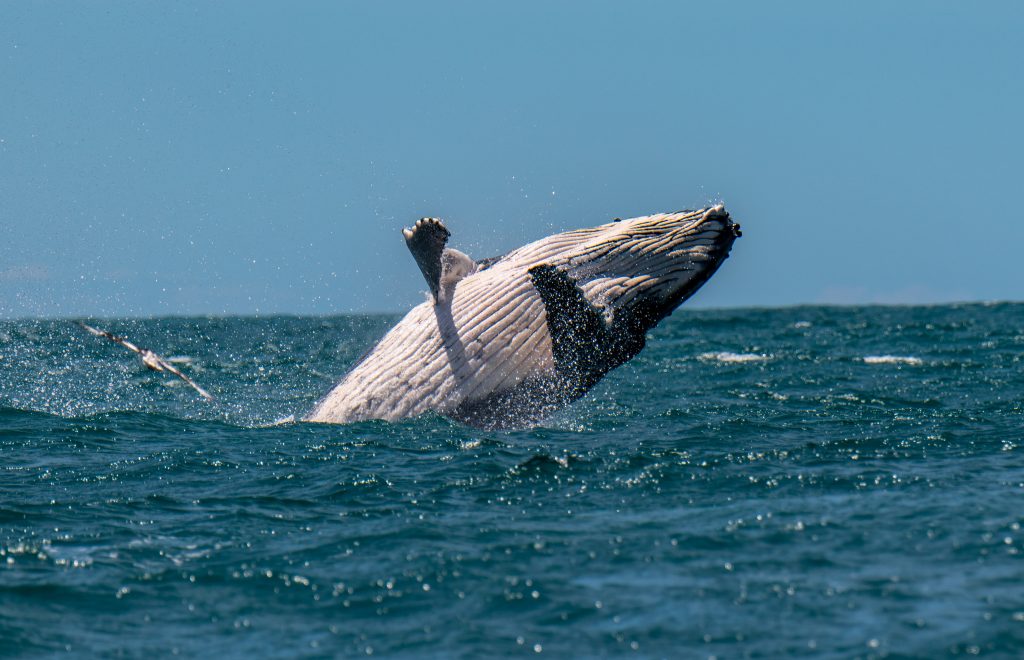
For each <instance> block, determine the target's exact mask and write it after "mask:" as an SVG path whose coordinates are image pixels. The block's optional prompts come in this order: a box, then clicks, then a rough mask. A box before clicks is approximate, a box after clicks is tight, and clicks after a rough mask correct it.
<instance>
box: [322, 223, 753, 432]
mask: <svg viewBox="0 0 1024 660" xmlns="http://www.w3.org/2000/svg"><path fill="white" fill-rule="evenodd" d="M403 234H404V236H405V240H406V243H407V245H408V247H409V250H410V251H411V252H412V255H413V258H414V259H415V260H416V263H417V264H418V265H419V267H420V270H421V271H422V273H423V276H424V278H425V279H426V281H427V284H428V286H429V288H430V295H431V297H430V300H428V301H425V302H424V303H422V304H420V305H418V306H417V307H415V308H413V309H412V310H411V311H410V312H409V313H408V314H407V315H406V316H405V318H403V319H402V320H401V321H400V322H399V323H398V325H396V326H395V327H394V328H392V329H391V330H390V331H389V332H388V333H387V334H386V335H385V336H384V337H383V338H382V339H381V340H380V342H378V343H377V345H376V346H374V347H373V348H372V349H370V351H369V352H367V353H366V355H364V356H363V357H362V358H361V359H360V360H359V361H357V362H356V364H355V365H354V366H353V367H352V368H351V369H350V370H349V371H348V373H347V374H346V375H345V376H344V377H343V378H342V380H341V382H339V383H338V384H337V385H336V386H335V387H334V388H333V389H332V390H331V391H330V392H329V393H328V394H327V396H326V397H324V398H323V399H322V400H321V401H320V402H319V403H318V404H317V405H316V406H315V407H314V409H313V410H312V412H310V414H309V415H308V416H307V417H306V418H305V420H306V421H311V422H333V423H346V422H355V421H361V420H369V419H383V420H388V421H395V420H399V419H404V418H407V417H414V416H417V415H420V414H423V413H426V412H428V411H433V412H436V413H439V414H441V415H445V416H447V417H451V418H453V419H455V420H458V421H460V422H463V423H465V424H468V425H471V426H475V427H479V428H485V429H497V428H517V427H524V426H529V425H532V424H535V423H537V422H539V421H541V420H542V419H544V418H545V417H546V416H548V415H550V414H551V413H553V412H555V411H556V410H558V409H560V408H562V407H563V406H565V405H567V404H569V403H571V402H572V401H574V400H576V399H578V398H580V397H581V396H583V395H584V394H585V393H586V392H587V391H588V390H589V389H590V388H592V387H593V386H594V385H595V384H596V383H597V382H598V381H600V380H601V378H603V377H604V375H605V374H607V373H608V372H609V371H611V370H612V369H614V368H616V367H618V366H620V365H622V364H623V363H625V362H627V361H628V360H630V359H632V358H633V357H634V356H636V355H637V353H639V352H640V350H641V349H643V347H644V344H645V342H646V338H647V332H648V331H649V330H650V329H651V328H653V327H654V326H655V325H657V323H658V322H659V321H661V320H662V319H664V318H665V317H666V316H668V315H669V314H671V313H672V311H673V310H674V309H675V308H676V307H678V306H679V305H680V304H682V302H683V301H684V300H686V299H687V298H689V297H690V296H691V295H693V293H694V292H695V291H696V290H697V289H698V288H700V286H701V285H703V284H704V282H706V281H707V280H708V278H709V277H711V275H713V274H714V272H715V271H716V270H717V269H718V267H719V266H720V265H721V264H722V262H723V261H724V260H725V259H726V257H728V255H729V250H730V249H731V247H732V244H733V241H735V239H736V238H737V237H738V236H740V228H739V225H737V224H735V223H733V222H732V220H731V218H730V216H729V214H728V213H727V212H726V210H725V208H724V206H722V205H718V206H714V207H711V208H705V209H701V210H696V211H681V212H677V213H660V214H657V215H648V216H643V217H638V218H631V219H628V220H619V219H616V220H615V221H614V222H611V223H608V224H604V225H600V226H597V227H592V228H588V229H578V230H575V231H569V232H565V233H562V234H555V235H553V236H549V237H547V238H543V239H541V240H539V241H536V242H533V243H530V244H528V245H525V246H523V247H521V248H518V249H516V250H513V251H512V252H509V253H508V254H506V255H504V256H501V257H495V258H491V259H485V260H483V261H479V262H474V261H473V260H472V259H471V258H470V257H469V256H467V255H466V254H463V253H462V252H459V251H458V250H454V249H451V248H447V247H446V245H447V242H448V238H449V237H450V236H451V233H450V232H449V230H448V229H447V228H446V227H445V225H444V223H443V222H441V220H439V219H437V218H423V219H421V220H419V221H418V222H417V223H416V224H415V226H413V227H412V228H410V229H405V230H403Z"/></svg>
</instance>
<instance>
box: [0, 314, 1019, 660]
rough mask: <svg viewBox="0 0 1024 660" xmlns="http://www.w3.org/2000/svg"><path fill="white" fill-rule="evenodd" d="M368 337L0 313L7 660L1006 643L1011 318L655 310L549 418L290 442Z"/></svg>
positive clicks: (272, 326)
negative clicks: (181, 376)
mask: <svg viewBox="0 0 1024 660" xmlns="http://www.w3.org/2000/svg"><path fill="white" fill-rule="evenodd" d="M394 320H395V319H394V318H393V317H369V316H367V317H359V316H347V317H334V318H291V317H277V318H265V319H263V318H261V319H253V318H226V319H222V318H211V319H207V318H173V319H157V320H146V321H139V320H105V321H96V324H97V325H99V326H100V327H105V328H107V329H110V330H112V331H115V332H118V333H121V334H124V335H126V336H128V337H129V338H131V339H132V340H133V341H135V342H136V343H139V344H141V345H143V346H148V347H150V348H152V349H153V350H156V351H157V352H158V353H161V354H163V355H165V356H176V357H177V358H178V362H179V366H181V368H182V369H183V370H185V371H187V372H188V373H189V374H190V375H192V376H193V377H194V378H195V379H196V380H197V381H198V382H199V383H200V384H202V385H203V386H204V387H206V388H207V389H208V390H210V392H211V393H212V394H213V395H214V396H215V397H217V399H216V401H214V402H213V403H206V402H204V401H203V400H202V399H200V398H199V397H197V396H195V394H194V393H193V392H192V390H190V389H189V388H188V387H187V386H185V385H184V383H181V382H179V381H175V380H173V379H169V378H167V377H165V376H163V375H160V374H156V373H152V372H148V371H146V370H144V369H143V368H142V367H141V365H140V363H139V362H138V361H137V359H136V358H134V357H133V356H132V355H131V354H130V353H128V352H127V351H125V350H124V349H122V348H120V347H118V346H116V345H114V344H112V343H110V342H107V341H104V340H102V339H98V338H96V337H92V336H89V335H87V334H86V333H84V332H83V331H82V330H81V329H80V328H78V327H77V326H75V325H73V324H71V323H69V322H67V321H14V322H6V323H0V655H4V656H9V655H25V656H35V655H39V654H52V653H60V652H64V651H70V652H71V653H72V654H75V655H82V654H91V655H96V654H102V655H117V654H124V655H128V656H142V655H149V654H160V655H164V654H167V653H169V652H174V651H176V652H178V653H181V654H184V655H189V656H209V655H212V654H219V655H222V656H231V657H236V656H249V655H253V654H256V655H260V656H284V657H293V656H304V655H305V656H331V655H356V654H358V655H365V654H373V655H384V656H405V657H423V656H431V657H438V656H440V657H467V658H476V657H485V656H495V655H498V656H504V655H536V654H538V653H540V654H554V655H556V656H562V657H565V656H620V655H630V654H635V655H637V656H640V657H707V656H717V657H720V658H731V657H743V656H754V657H777V656H779V655H797V654H813V655H823V656H829V657H857V656H863V657H867V656H884V655H893V656H919V657H936V656H943V655H957V654H965V655H968V654H976V653H980V654H982V655H987V656H991V657H1017V656H1019V655H1020V654H1021V653H1022V651H1024V563H1022V561H1021V559H1022V557H1021V552H1020V550H1021V545H1022V543H1024V534H1022V532H1021V524H1022V522H1024V497H1022V495H1024V458H1022V443H1024V431H1022V428H1024V425H1022V421H1024V418H1022V412H1024V359H1022V353H1024V305H1018V304H999V305H958V306H942V307H903V308H887V307H869V308H827V307H799V308H788V309H775V310H728V311H697V312H694V311H688V310H685V309H684V310H680V311H679V312H677V313H676V314H675V315H674V316H673V317H672V318H671V319H669V320H667V321H666V322H665V323H663V324H662V326H660V327H659V328H658V329H657V330H656V331H655V332H653V333H652V338H651V340H650V341H649V343H648V348H647V349H646V350H645V351H644V352H643V353H642V354H641V355H640V357H639V358H637V359H636V360H634V361H633V362H632V363H630V364H629V365H626V366H625V367H623V368H621V369H619V370H617V371H615V372H613V373H612V374H611V375H610V376H609V377H608V378H607V379H606V380H605V381H604V382H603V383H602V384H601V385H600V386H599V387H598V388H597V389H596V390H595V391H594V392H593V393H591V394H590V395H589V396H588V397H586V398H585V399H583V400H582V401H580V402H578V403H577V404H575V405H574V406H572V407H571V408H569V409H568V410H566V411H565V412H563V413H561V414H560V415H559V416H558V417H557V418H555V419H553V420H550V421H549V422H548V423H547V424H546V425H545V426H543V427H539V428H534V429H528V430H524V431H518V432H481V431H476V430H473V429H469V428H466V427H462V426H460V425H458V424H454V423H452V422H449V421H447V420H445V419H443V418H440V417H428V418H422V419H418V420H412V421H408V422H405V423H401V424H387V423H382V422H370V423H361V424H354V425H349V426H329V425H311V424H295V423H284V424H279V425H274V423H275V422H276V421H278V420H281V419H283V418H286V417H288V416H289V415H297V416H298V415H301V414H302V413H304V412H306V411H308V410H309V408H310V407H311V406H312V405H313V403H314V402H315V401H316V400H317V399H318V398H319V397H320V396H322V395H323V394H324V393H325V392H326V391H327V390H328V389H329V387H330V386H331V385H332V384H333V383H334V382H335V381H336V380H337V379H338V377H339V376H340V375H341V374H342V373H343V372H344V370H345V368H346V366H347V365H348V364H350V363H351V362H352V361H353V360H354V359H355V358H356V357H357V356H358V355H359V354H360V353H361V352H362V351H363V350H365V348H367V347H368V346H369V345H370V344H371V343H372V342H373V341H374V340H375V339H376V338H377V337H379V336H380V335H381V334H382V333H383V332H384V331H385V330H386V328H387V327H388V326H389V325H390V324H391V323H392V322H393V321H394Z"/></svg>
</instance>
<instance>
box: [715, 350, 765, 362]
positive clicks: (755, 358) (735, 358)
mask: <svg viewBox="0 0 1024 660" xmlns="http://www.w3.org/2000/svg"><path fill="white" fill-rule="evenodd" d="M697 358H698V359H700V360H706V361H709V362H763V361H764V360H768V359H769V358H771V356H770V355H760V354H758V353H730V352H729V351H720V352H718V353H701V354H700V355H698V356H697Z"/></svg>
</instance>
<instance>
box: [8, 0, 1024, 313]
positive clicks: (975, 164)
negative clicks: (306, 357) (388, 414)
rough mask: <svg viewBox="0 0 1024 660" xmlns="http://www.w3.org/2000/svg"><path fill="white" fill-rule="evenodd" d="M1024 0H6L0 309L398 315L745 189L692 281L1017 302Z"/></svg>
mask: <svg viewBox="0 0 1024 660" xmlns="http://www.w3.org/2000/svg"><path fill="white" fill-rule="evenodd" d="M1021 7H1024V5H1022V4H1021V3H1010V2H1007V3H997V2H979V3H965V2H828V3H822V2H807V3H796V2H793V3H763V2H749V3H748V2H726V3H710V2H699V3H690V4H688V3H679V2H664V3H660V2H630V3H598V2H586V3H583V2H580V3H568V2H564V3H550V2H541V3H524V2H515V3H511V2H505V3H478V2H432V3H386V4H385V3H343V2H324V3H312V2H304V3H284V2H280V3H261V2H251V1H246V2H218V3H211V2H197V3H189V2H173V3H165V2H159V3H158V2H142V3H138V2H131V3H129V2H88V3H85V2H46V3H30V2H13V1H11V2H3V3H2V4H0V90H2V95H3V98H2V100H0V316H3V317H20V316H78V315H82V316H114V315H144V316H148V315H163V314H207V313H214V314H219V313H243V314H245V313H255V312H257V311H258V312H259V313H261V314H263V313H277V312H293V313H333V312H347V311H401V310H403V309H405V308H407V307H409V306H410V305H412V304H414V303H416V302H418V301H420V300H422V299H423V293H422V291H423V290H424V289H425V284H424V282H423V281H422V278H421V277H420V275H419V273H418V271H417V270H416V267H415V265H414V264H413V261H412V259H411V258H410V257H409V256H408V254H407V253H406V251H405V246H404V243H403V241H402V238H401V235H400V233H399V230H400V228H401V227H402V226H404V225H408V224H410V223H411V222H413V221H414V220H415V219H416V218H418V217H420V216H423V215H436V216H441V217H443V218H445V219H446V220H447V221H448V224H449V226H450V227H451V228H452V230H453V232H454V236H453V239H452V245H453V246H455V247H458V248H460V249H462V250H463V251H465V252H468V253H470V254H471V255H474V256H476V257H486V256H491V255H493V254H498V253H501V252H504V251H506V250H508V249H510V248H512V247H515V246H517V245H519V244H522V243H524V242H527V241H529V240H532V239H535V238H539V237H541V236H544V235H546V234H549V233H552V232H555V231H560V230H565V229H570V228H575V227H582V226H589V225H593V224H598V223H602V222H606V221H608V220H610V219H611V218H613V217H615V216H621V217H628V216H634V215H643V214H646V213H651V212H658V211H665V210H674V209H679V208H687V207H695V206H701V205H705V204H707V203H709V202H717V201H719V200H721V201H724V202H725V203H726V205H727V207H728V208H729V209H730V211H731V212H732V213H733V216H734V217H735V218H736V219H737V220H738V221H739V222H741V223H742V224H743V227H744V237H743V238H742V239H741V240H740V241H738V242H737V244H736V246H735V248H734V250H733V257H732V259H730V260H729V262H727V263H726V264H725V266H724V267H723V268H722V270H721V271H720V272H719V274H718V275H716V276H715V277H714V278H713V279H712V280H711V282H710V283H709V284H708V285H707V286H706V287H705V289H704V290H702V291H701V292H700V293H698V294H697V296H696V297H695V298H694V300H693V302H692V303H691V304H693V305H695V306H738V305H784V304H794V303H860V302H937V301H949V300H965V299H967V300H992V299H1015V300H1020V299H1022V298H1024V295H1022V285H1024V257H1021V254H1020V252H1021V245H1024V223H1022V222H1021V219H1022V218H1021V216H1022V212H1021V203H1020V193H1021V186H1022V179H1024V176H1022V175H1024V167H1022V165H1024V162H1022V160H1024V156H1022V154H1024V129H1022V121H1024V120H1022V117H1024V73H1022V67H1024V39H1022V37H1021V35H1022V34H1024V10H1022V9H1021Z"/></svg>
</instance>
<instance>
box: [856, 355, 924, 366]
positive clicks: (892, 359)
mask: <svg viewBox="0 0 1024 660" xmlns="http://www.w3.org/2000/svg"><path fill="white" fill-rule="evenodd" d="M862 359H863V360H864V364H913V365H918V364H923V362H922V361H921V358H919V357H914V356H913V355H865V356H864V357H863V358H862Z"/></svg>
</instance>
